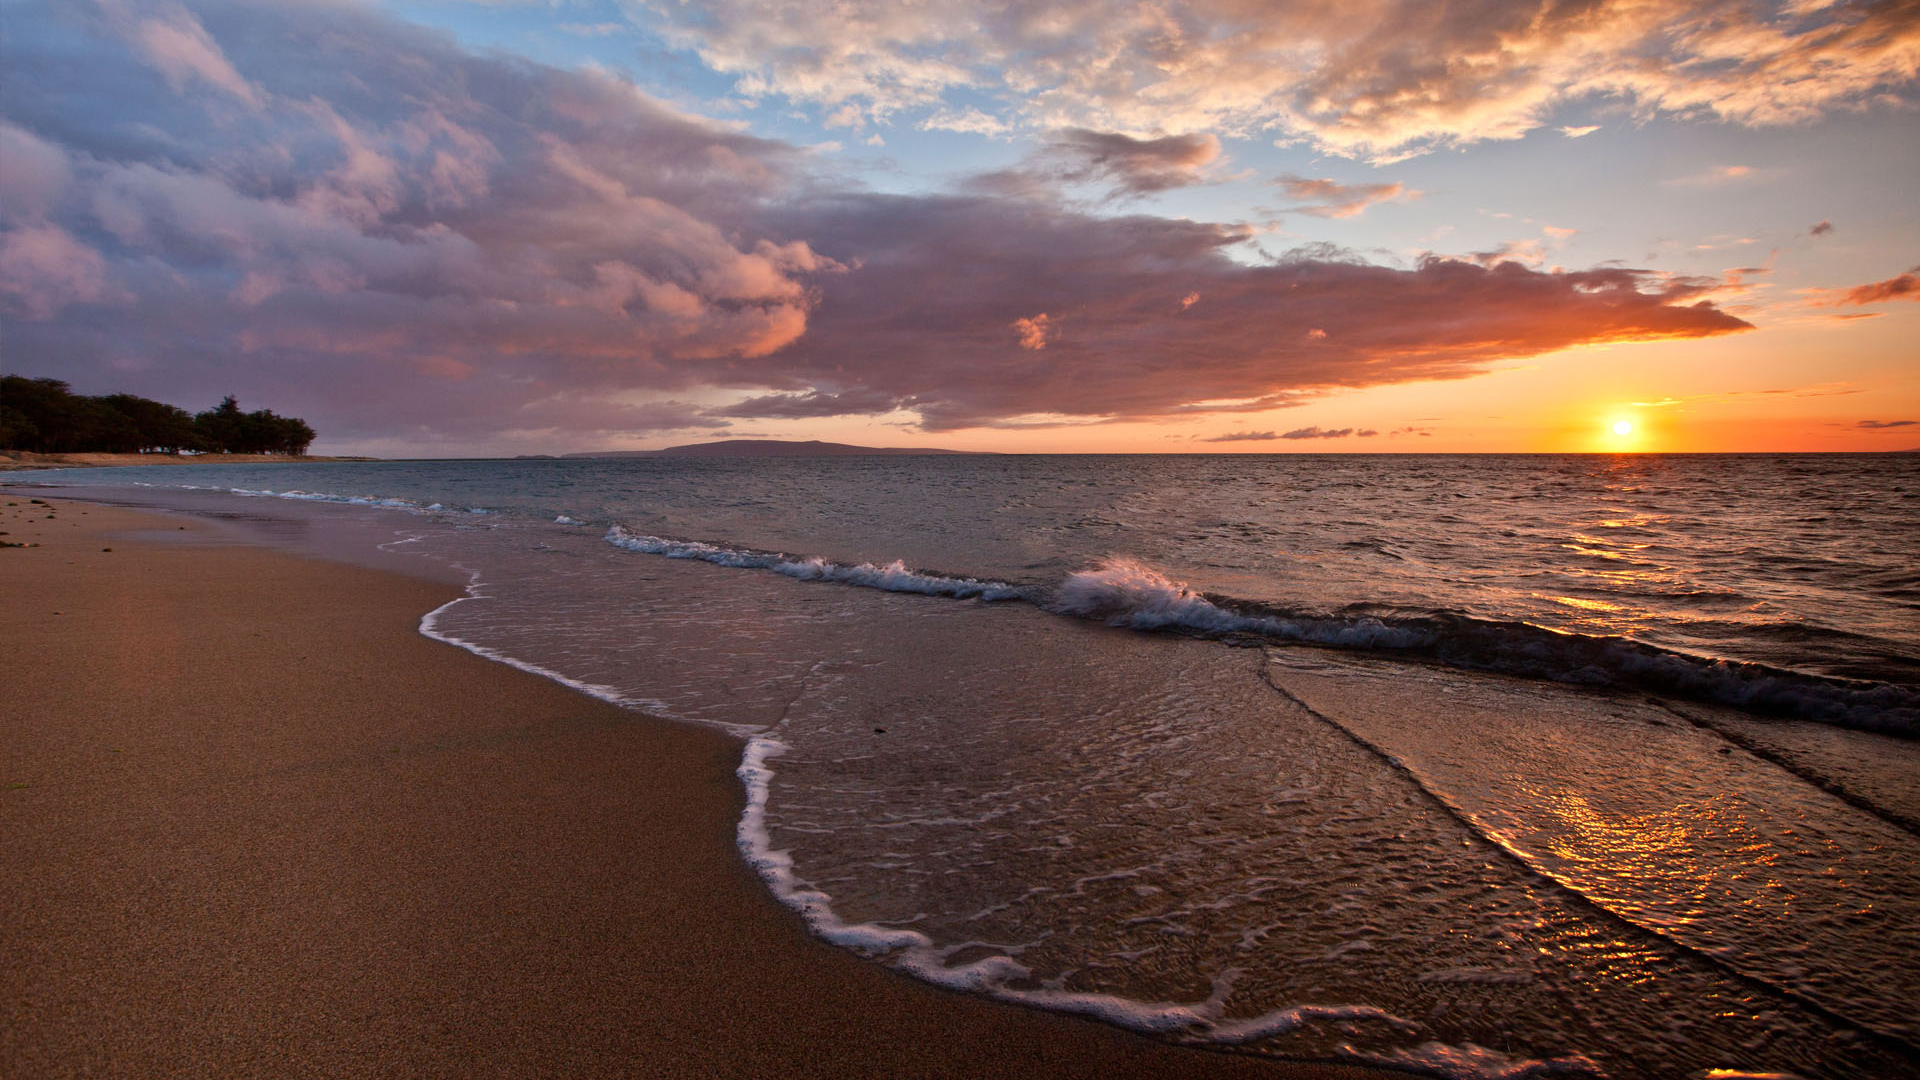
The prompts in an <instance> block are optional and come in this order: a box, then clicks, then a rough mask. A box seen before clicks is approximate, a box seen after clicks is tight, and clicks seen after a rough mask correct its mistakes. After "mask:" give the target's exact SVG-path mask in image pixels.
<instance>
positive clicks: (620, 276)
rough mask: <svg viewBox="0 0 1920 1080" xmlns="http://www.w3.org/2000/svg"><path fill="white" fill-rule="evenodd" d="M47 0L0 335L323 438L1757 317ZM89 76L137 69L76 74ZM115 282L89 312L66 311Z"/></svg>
mask: <svg viewBox="0 0 1920 1080" xmlns="http://www.w3.org/2000/svg"><path fill="white" fill-rule="evenodd" d="M63 10H64V8H63V6H62V5H60V4H57V3H43V4H36V3H33V2H23V3H18V4H16V5H15V6H14V7H13V8H12V9H11V10H10V11H9V20H10V22H9V32H10V35H11V38H10V43H9V49H10V50H11V51H10V53H9V64H8V65H7V70H5V71H0V79H5V80H7V85H8V86H9V87H17V86H20V85H32V86H34V87H35V88H36V89H35V92H34V93H32V94H24V93H12V94H9V95H8V96H7V102H8V109H9V110H10V111H9V117H8V121H9V124H10V126H9V127H7V128H5V129H0V137H4V138H6V139H7V140H8V142H7V144H6V145H8V146H15V145H18V146H24V147H26V148H28V149H29V150H30V151H32V153H31V154H30V155H29V157H30V158H31V160H32V162H34V163H36V164H34V165H33V168H32V170H22V171H20V172H18V173H16V172H14V171H13V170H12V168H11V167H12V165H13V160H12V159H10V160H9V162H8V164H9V169H8V170H7V174H8V175H7V176H6V181H7V183H8V184H10V185H14V184H15V182H16V180H18V181H19V184H18V185H16V186H18V187H19V189H20V190H22V191H26V192H27V193H28V194H27V196H25V197H23V199H22V201H21V202H20V203H18V204H17V206H8V207H0V209H5V210H6V211H7V212H8V213H14V212H15V210H16V209H17V210H18V211H19V214H21V215H25V216H17V217H15V218H9V219H8V223H7V233H6V236H7V239H6V241H5V243H6V247H5V248H3V249H0V283H4V287H5V288H6V290H7V293H8V296H9V297H10V299H9V300H8V303H9V304H10V305H11V306H12V307H13V308H14V309H15V310H17V311H20V312H22V313H24V314H26V315H28V316H30V317H29V318H27V319H26V320H24V321H20V322H17V323H15V324H12V325H11V326H10V327H9V333H10V340H9V343H8V347H9V360H10V361H11V362H13V363H14V364H17V365H18V367H19V369H21V370H26V371H31V372H33V373H36V374H39V373H45V374H52V375H56V376H59V377H66V378H71V379H73V381H75V382H76V385H82V386H87V387H90V386H91V385H92V383H93V381H95V380H93V379H89V378H88V376H89V373H91V375H92V376H95V377H97V380H98V381H101V382H105V381H106V379H107V378H108V376H107V375H106V374H105V373H107V372H109V371H111V372H114V373H116V374H114V375H113V376H112V378H113V380H114V382H113V385H112V386H111V387H110V388H112V389H125V390H128V391H130V392H136V393H147V394H150V395H167V396H174V397H184V398H186V399H191V400H201V399H205V400H213V399H214V398H217V396H218V395H219V394H223V393H229V392H235V393H240V394H241V395H242V396H243V397H245V398H247V399H250V400H251V399H263V400H272V401H275V402H276V403H278V402H284V403H285V405H284V408H285V409H286V410H287V411H293V412H298V413H299V414H300V415H303V416H307V417H308V418H309V419H311V420H313V421H314V422H315V424H316V426H318V427H321V428H322V429H323V430H325V431H327V432H329V433H331V434H334V435H335V437H341V438H347V437H364V438H369V439H373V438H384V439H391V438H394V437H396V435H395V433H398V432H407V433H413V435H412V436H410V437H417V438H420V439H422V440H428V441H433V440H447V439H456V438H457V439H469V440H482V439H487V438H492V437H494V436H496V435H499V436H500V437H501V438H509V439H515V438H519V436H518V435H513V434H512V433H516V432H518V433H526V432H550V433H551V432H569V431H570V432H573V433H574V434H572V435H567V436H565V437H567V438H578V439H584V438H586V434H585V433H590V432H629V433H630V432H634V431H658V430H679V429H682V428H706V429H709V430H711V429H717V428H720V427H722V426H724V425H725V424H726V423H727V422H728V420H729V419H730V418H739V417H749V416H753V417H769V418H777V417H796V418H797V417H808V416H832V415H878V414H884V413H889V412H894V411H900V412H903V413H905V414H907V415H908V416H910V417H912V418H914V419H915V420H917V422H919V423H920V424H922V425H923V426H925V427H927V428H929V429H952V428H957V427H965V426H969V425H989V426H1019V425H1032V424H1048V423H1097V422H1103V421H1108V420H1114V419H1121V418H1153V417H1174V416H1192V415H1195V414H1198V413H1207V414H1215V413H1223V412H1254V411H1262V410H1266V409H1274V408H1283V407H1287V406H1292V405H1298V404H1300V403H1301V402H1302V401H1304V400H1308V399H1310V398H1312V397H1314V396H1316V395H1321V394H1325V393H1328V392H1330V391H1333V390H1336V389H1339V388H1345V387H1363V386H1372V385H1381V384H1387V383H1394V382H1400V381H1407V380H1417V379H1435V378H1459V377H1464V376H1468V375H1471V374H1474V373H1476V372H1479V371H1482V370H1485V369H1486V367H1487V366H1488V365H1490V364H1492V363H1494V362H1496V361H1499V360H1504V359H1509V358H1513V357H1522V356H1534V355H1539V354H1542V353H1548V352H1552V351H1555V350H1558V349H1564V348H1567V347H1570V346H1574V345H1580V344H1586V343H1591V342H1600V341H1621V340H1636V339H1650V338H1683V337H1698V336H1706V335H1713V334H1723V333H1730V332H1735V331H1739V330H1743V329H1746V328H1747V324H1746V323H1745V322H1743V321H1741V320H1739V319H1737V318H1734V317H1733V316H1731V315H1729V314H1727V313H1726V312H1724V311H1721V310H1719V309H1718V308H1715V307H1714V306H1713V305H1712V304H1711V303H1709V302H1708V301H1707V299H1706V295H1707V292H1708V291H1709V289H1710V288H1711V287H1712V286H1713V285H1714V284H1716V283H1714V282H1702V281H1691V280H1685V279H1671V278H1664V277H1661V276H1658V275H1654V274H1650V273H1645V272H1641V271H1636V270H1628V269H1598V270H1588V271H1569V272H1559V271H1554V272H1546V271H1541V270H1537V269H1530V268H1528V267H1526V266H1522V265H1519V264H1517V263H1513V262H1498V263H1496V264H1495V265H1490V266H1479V265H1474V264H1473V263H1470V262H1466V261H1460V260H1450V259H1441V258H1430V259H1427V260H1425V261H1423V262H1421V263H1419V264H1418V265H1415V266H1413V267H1409V268H1401V267H1389V266H1378V265H1370V264H1368V263H1366V262H1364V261H1361V260H1359V259H1358V258H1356V257H1355V256H1353V255H1352V254H1350V253H1346V252H1341V251H1338V250H1333V249H1315V250H1309V251H1303V252H1299V253H1296V254H1294V255H1292V256H1290V257H1288V258H1286V259H1284V260H1280V261H1272V260H1260V259H1254V258H1252V257H1250V256H1249V254H1248V251H1247V249H1246V247H1245V246H1244V245H1245V244H1246V242H1247V241H1248V240H1250V239H1251V238H1252V235H1253V234H1252V232H1251V231H1250V230H1249V229H1248V228H1246V227H1242V226H1235V225H1223V224H1216V223H1208V222H1202V221H1190V220H1183V219H1169V218H1160V217H1154V216H1151V215H1145V214H1135V215H1128V216H1118V217H1109V216H1098V215H1095V214H1092V213H1088V212H1085V211H1083V210H1080V209H1076V208H1074V207H1073V206H1070V205H1067V204H1064V203H1062V202H1060V201H1059V200H1057V199H1055V198H1051V197H1047V196H1045V195H1044V194H1043V195H1041V196H1037V197H1028V196H1026V195H1023V194H1020V193H1018V192H1014V193H1006V192H1005V191H1002V192H998V193H990V194H983V193H981V191H982V189H979V188H975V189H973V191H972V193H970V194H962V195H947V196H905V195H886V194H880V193H875V192H870V191H862V190H846V189H844V188H836V187H835V186H833V185H832V184H831V183H829V182H828V178H826V177H823V176H822V175H819V174H815V173H812V172H809V170H810V169H811V168H814V166H812V165H811V164H810V163H809V162H810V159H809V157H808V155H807V154H806V153H805V152H804V151H802V150H800V149H798V148H795V147H793V146H790V145H788V144H784V143H779V142H774V141H769V140H762V139H755V138H752V137H749V136H745V135H742V134H740V133H738V132H735V131H732V130H729V129H727V128H724V127H722V126H719V125H715V124H711V123H708V122H705V121H701V120H698V119H696V118H690V117H687V116H685V115H683V114H682V113H680V112H678V111H677V110H675V109H673V108H671V107H669V106H667V105H664V104H662V103H659V102H656V101H654V100H652V99H650V98H649V97H647V96H646V95H645V94H644V93H642V92H641V91H640V90H638V89H637V88H636V87H634V86H633V85H631V84H630V83H627V82H625V81H623V80H620V79H617V78H614V77H611V76H607V75H604V74H598V73H593V72H586V71H560V70H556V69H553V68H548V67H543V66H540V65H538V64H534V63H529V62H525V61H517V60H508V59H505V58H502V57H499V56H492V55H473V54H469V53H466V52H464V51H462V50H460V49H459V48H458V47H457V46H455V45H454V44H453V43H452V42H451V41H450V39H447V38H445V37H442V36H439V35H434V34H429V33H426V32H423V31H420V30H418V29H415V28H412V27H408V26H406V25H404V24H402V23H399V22H397V21H395V20H393V19H390V18H388V17H386V16H384V15H381V14H380V13H378V12H377V11H375V10H373V9H369V8H365V7H361V6H351V5H350V6H344V7H325V8H324V9H323V8H316V7H309V6H306V5H268V6H263V7H246V8H233V9H224V8H223V9H221V10H222V13H223V17H222V18H220V19H214V18H212V17H211V16H209V18H208V22H207V24H206V26H210V27H212V28H213V29H214V30H215V31H217V32H218V34H219V39H218V40H217V41H215V40H214V39H213V38H212V36H211V35H210V34H209V35H208V42H210V43H211V45H212V46H217V47H218V54H217V55H218V56H220V57H223V58H224V62H225V63H227V64H228V65H229V67H230V68H231V69H232V70H233V72H234V73H235V74H236V77H238V78H241V79H242V80H244V82H245V85H247V86H251V87H254V88H255V89H256V90H257V94H258V101H259V103H260V107H259V108H258V109H252V110H247V111H245V112H235V111H233V110H231V109H225V110H223V111H221V112H220V114H219V115H220V122H219V123H210V122H208V116H209V115H210V113H209V110H211V109H213V108H214V106H215V105H216V104H219V103H218V102H217V101H209V100H208V97H207V95H183V94H179V93H175V92H174V91H173V88H172V84H171V83H170V81H169V80H170V79H173V78H176V77H177V78H186V77H187V76H171V75H169V74H168V73H167V71H166V69H164V68H163V67H161V66H159V65H158V64H157V62H153V63H149V64H147V65H145V66H143V65H142V64H139V63H131V62H129V61H130V58H131V57H133V56H134V55H135V54H139V55H143V56H146V55H147V54H146V53H141V52H140V50H142V49H146V48H147V46H146V45H143V44H140V43H137V42H136V43H134V44H129V43H128V41H127V39H126V38H125V37H124V36H122V35H119V34H115V33H101V34H98V35H97V36H96V37H95V38H92V39H85V40H84V41H82V40H81V39H79V38H76V39H74V41H69V42H66V44H63V46H62V50H52V49H47V50H44V51H36V49H35V43H36V42H43V41H50V40H53V39H54V37H53V35H51V34H50V33H49V34H35V33H34V32H33V30H34V29H35V27H36V26H39V25H40V24H41V23H48V24H51V23H53V22H60V25H61V26H62V27H63V28H65V27H66V26H67V24H66V23H65V22H62V21H60V20H63V19H64V18H65V16H64V15H63V14H62V11H63ZM168 10H171V9H168ZM166 17H167V18H171V16H166ZM911 17H914V16H913V15H912V14H911V13H908V14H903V15H900V16H898V18H900V19H908V18H911ZM887 18H888V19H894V18H895V16H892V15H889V16H887ZM169 25H172V24H169ZM182 25H184V24H182ZM194 25H195V26H200V24H199V23H198V22H195V23H194ZM890 25H891V24H890ZM900 25H902V26H904V25H905V24H904V23H901V24H900ZM63 32H65V30H64V29H63ZM201 32H202V33H206V30H205V28H204V27H202V30H201ZM74 33H79V31H74ZM181 33H182V34H187V32H186V31H185V30H182V31H181ZM191 36H192V35H190V34H187V37H191ZM62 40H65V39H62ZM169 40H172V39H169ZM183 40H184V39H183ZM75 42H80V43H79V44H75ZM82 46H84V48H83V47H82ZM76 49H78V50H80V51H82V52H83V53H84V52H85V49H91V50H93V51H92V53H86V54H85V55H84V57H83V58H84V59H85V60H86V62H85V63H76V62H74V56H73V55H72V54H71V51H72V50H76ZM167 55H174V54H172V53H169V54H167ZM179 55H180V56H186V55H187V53H186V52H181V53H179ZM194 55H198V56H200V58H201V61H204V60H205V59H206V56H211V55H214V54H213V53H203V54H194ZM148 59H149V60H151V59H152V58H151V56H148ZM180 62H181V63H186V62H187V61H185V60H181V61H180ZM196 62H199V61H196ZM106 67H112V68H113V69H114V70H116V71H119V72H121V73H122V76H123V77H121V78H118V79H115V80H99V79H96V78H92V77H90V75H89V74H88V73H89V72H91V71H97V70H101V69H103V68H106ZM202 67H205V65H204V64H202ZM182 70H185V71H188V72H189V74H190V75H191V79H192V80H205V79H207V78H209V77H210V76H209V75H208V74H207V72H208V71H211V72H213V73H214V74H215V75H217V74H218V70H217V68H206V70H204V71H203V70H202V69H201V68H196V67H189V68H184V69H182ZM128 132H158V133H160V135H162V136H164V138H161V137H157V136H156V137H151V138H149V137H147V136H145V135H142V136H140V137H138V138H136V137H133V136H129V135H128V134H127V133H128ZM1059 146H1060V147H1063V149H1059V150H1057V153H1058V154H1059V155H1061V156H1059V157H1058V158H1056V159H1052V160H1053V162H1054V165H1053V166H1052V167H1057V168H1061V169H1068V170H1071V169H1084V170H1089V171H1088V172H1087V174H1086V175H1087V176H1088V177H1090V178H1092V180H1091V181H1090V182H1099V183H1103V184H1107V185H1110V186H1114V187H1116V188H1118V189H1122V190H1132V191H1146V190H1152V189H1154V187H1155V185H1159V184H1163V183H1174V182H1185V181H1187V180H1190V179H1193V178H1195V177H1198V176H1201V175H1202V174H1203V173H1204V170H1205V169H1206V168H1208V167H1209V165H1210V163H1212V162H1213V161H1215V160H1216V157H1217V154H1218V144H1217V142H1216V141H1214V140H1212V139H1211V138H1210V137H1207V138H1201V137H1192V138H1172V139H1168V138H1158V139H1140V138H1134V137H1131V136H1114V135H1111V134H1102V133H1098V132H1092V131H1081V132H1078V133H1074V132H1069V133H1067V135H1065V136H1063V137H1062V138H1061V139H1060V140H1059ZM21 160H27V158H22V159H21ZM42 166H44V168H43V167H42ZM29 173H31V175H29ZM48 178H52V179H48ZM10 190H11V189H10ZM1183 297H1186V298H1200V297H1204V302H1182V301H1181V300H1180V298H1183ZM108 301H111V302H113V303H115V304H116V305H118V306H117V308H116V311H115V313H114V314H115V318H113V319H111V320H104V319H99V318H97V317H89V314H90V313H88V312H85V311H84V310H82V309H80V308H78V307H76V305H81V304H85V303H89V302H91V303H101V302H108ZM96 314H97V313H96ZM1063 326H1065V327H1070V328H1071V333H1067V334H1062V333H1060V329H1061V327H1063ZM1042 345H1044V349H1042V348H1040V346H1042ZM128 372H131V373H132V374H126V375H123V374H120V373H128ZM142 373H144V374H142ZM141 379H146V380H147V381H146V382H144V383H143V382H141V381H140V380H141ZM128 380H131V383H129V381H128ZM716 402H718V403H719V404H715V403H716ZM729 402H730V403H729ZM276 407H282V406H280V405H276ZM500 433H507V434H506V435H500ZM527 437H528V438H531V437H532V436H527ZM543 437H545V436H543ZM552 437H556V438H558V437H561V436H552Z"/></svg>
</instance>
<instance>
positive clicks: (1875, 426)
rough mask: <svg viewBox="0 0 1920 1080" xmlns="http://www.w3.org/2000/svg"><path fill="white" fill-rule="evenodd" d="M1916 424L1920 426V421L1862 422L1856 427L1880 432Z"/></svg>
mask: <svg viewBox="0 0 1920 1080" xmlns="http://www.w3.org/2000/svg"><path fill="white" fill-rule="evenodd" d="M1915 424H1920V420H1862V421H1860V422H1859V423H1858V424H1856V425H1854V426H1856V427H1863V428H1867V429H1868V430H1871V431H1879V430H1882V429H1885V428H1903V427H1913V426H1914V425H1915Z"/></svg>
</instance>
